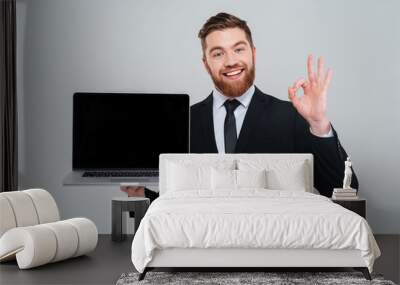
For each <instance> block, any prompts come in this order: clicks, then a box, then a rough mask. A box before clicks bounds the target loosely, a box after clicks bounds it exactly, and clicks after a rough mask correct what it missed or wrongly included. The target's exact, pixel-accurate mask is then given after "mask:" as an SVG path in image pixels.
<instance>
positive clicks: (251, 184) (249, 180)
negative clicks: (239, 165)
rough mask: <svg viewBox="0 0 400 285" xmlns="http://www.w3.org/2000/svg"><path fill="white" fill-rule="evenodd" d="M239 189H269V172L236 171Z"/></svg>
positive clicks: (263, 170)
mask: <svg viewBox="0 0 400 285" xmlns="http://www.w3.org/2000/svg"><path fill="white" fill-rule="evenodd" d="M235 171H236V181H237V187H238V188H267V175H266V174H267V171H266V170H265V169H262V170H240V169H239V170H235Z"/></svg>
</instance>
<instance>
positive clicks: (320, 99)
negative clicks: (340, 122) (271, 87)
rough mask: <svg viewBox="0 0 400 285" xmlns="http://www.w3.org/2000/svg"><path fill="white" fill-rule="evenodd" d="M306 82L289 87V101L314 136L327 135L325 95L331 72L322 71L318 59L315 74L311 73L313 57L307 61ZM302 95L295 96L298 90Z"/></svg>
mask: <svg viewBox="0 0 400 285" xmlns="http://www.w3.org/2000/svg"><path fill="white" fill-rule="evenodd" d="M307 71H308V80H305V79H299V80H297V81H296V82H295V83H294V84H293V86H292V87H289V89H288V93H289V99H290V101H292V104H293V106H294V107H295V108H296V110H297V112H299V114H300V115H301V116H302V117H303V118H304V119H305V120H306V121H307V122H308V123H309V124H310V127H311V131H312V132H313V133H314V134H316V135H323V134H327V133H328V132H329V131H330V122H329V120H328V118H327V116H326V102H327V100H326V93H327V91H328V86H329V83H330V82H331V79H332V70H331V69H328V70H327V71H326V72H325V71H324V60H323V58H322V57H320V58H318V68H317V73H316V74H315V73H314V72H313V55H309V56H308V59H307ZM300 87H301V88H303V91H304V95H303V96H296V92H297V90H298V89H299V88H300Z"/></svg>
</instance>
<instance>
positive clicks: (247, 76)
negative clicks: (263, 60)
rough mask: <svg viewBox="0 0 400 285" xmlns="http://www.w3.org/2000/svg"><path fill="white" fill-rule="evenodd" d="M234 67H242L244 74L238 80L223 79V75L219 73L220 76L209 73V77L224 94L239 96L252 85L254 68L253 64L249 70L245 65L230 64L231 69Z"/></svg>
mask: <svg viewBox="0 0 400 285" xmlns="http://www.w3.org/2000/svg"><path fill="white" fill-rule="evenodd" d="M236 67H244V70H243V71H242V72H244V76H243V78H241V79H240V80H235V81H231V82H230V81H229V80H228V79H224V75H222V74H221V75H220V77H216V76H214V75H213V74H212V73H211V78H212V80H213V81H214V84H215V86H216V87H217V88H218V90H219V91H221V92H222V94H224V95H225V96H228V97H239V96H241V95H243V94H244V93H245V92H246V91H247V90H248V89H249V88H250V86H251V85H253V82H254V78H255V68H254V64H253V66H252V67H251V69H250V70H249V69H248V67H247V66H246V65H245V66H232V69H234V68H236Z"/></svg>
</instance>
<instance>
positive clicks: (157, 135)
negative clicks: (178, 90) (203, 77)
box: [64, 93, 190, 185]
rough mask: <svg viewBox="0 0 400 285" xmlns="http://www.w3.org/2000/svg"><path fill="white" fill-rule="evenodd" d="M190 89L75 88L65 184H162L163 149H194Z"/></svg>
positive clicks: (175, 150) (174, 150) (164, 151)
mask: <svg viewBox="0 0 400 285" xmlns="http://www.w3.org/2000/svg"><path fill="white" fill-rule="evenodd" d="M189 110H190V108H189V96H188V95H187V94H148V93H75V94H74V97H73V146H72V173H70V174H68V175H67V177H66V178H65V179H64V184H66V185H72V184H119V183H121V182H132V183H134V182H136V183H138V184H140V185H151V184H153V183H154V184H157V183H158V164H159V160H158V159H159V155H160V154H161V153H188V152H189Z"/></svg>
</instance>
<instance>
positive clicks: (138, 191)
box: [120, 185, 145, 197]
mask: <svg viewBox="0 0 400 285" xmlns="http://www.w3.org/2000/svg"><path fill="white" fill-rule="evenodd" d="M120 189H121V191H123V192H125V193H126V194H128V197H144V196H145V195H144V186H136V185H120Z"/></svg>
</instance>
